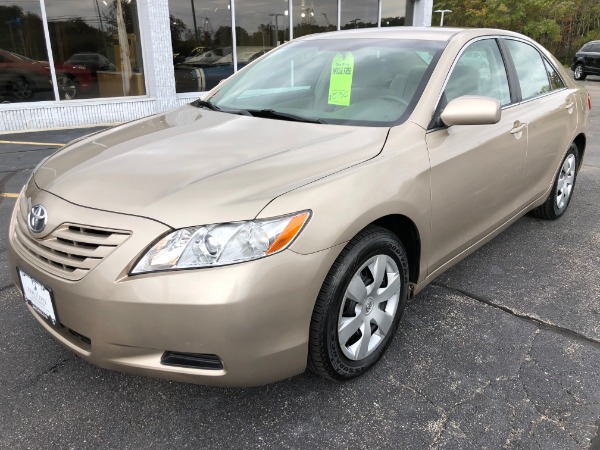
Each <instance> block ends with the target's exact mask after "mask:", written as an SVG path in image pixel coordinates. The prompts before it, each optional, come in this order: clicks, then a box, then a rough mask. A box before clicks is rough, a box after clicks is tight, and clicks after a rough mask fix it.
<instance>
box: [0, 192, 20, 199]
mask: <svg viewBox="0 0 600 450" xmlns="http://www.w3.org/2000/svg"><path fill="white" fill-rule="evenodd" d="M18 196H19V194H13V193H11V192H0V197H8V198H17V197H18Z"/></svg>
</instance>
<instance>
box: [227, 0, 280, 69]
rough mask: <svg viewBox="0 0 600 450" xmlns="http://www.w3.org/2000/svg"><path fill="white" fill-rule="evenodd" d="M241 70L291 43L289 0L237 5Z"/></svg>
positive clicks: (236, 31) (245, 2)
mask: <svg viewBox="0 0 600 450" xmlns="http://www.w3.org/2000/svg"><path fill="white" fill-rule="evenodd" d="M235 14H236V16H235V36H236V43H237V46H238V51H237V55H240V54H241V53H245V55H244V57H243V58H239V57H238V69H241V68H242V67H244V66H245V65H246V64H248V62H250V61H253V60H254V59H256V57H257V56H260V55H262V54H264V53H265V52H267V51H269V50H271V49H272V48H275V47H277V46H279V45H281V44H284V43H285V42H288V41H289V40H290V18H289V5H288V1H287V0H248V1H246V0H245V1H238V2H237V3H236V4H235Z"/></svg>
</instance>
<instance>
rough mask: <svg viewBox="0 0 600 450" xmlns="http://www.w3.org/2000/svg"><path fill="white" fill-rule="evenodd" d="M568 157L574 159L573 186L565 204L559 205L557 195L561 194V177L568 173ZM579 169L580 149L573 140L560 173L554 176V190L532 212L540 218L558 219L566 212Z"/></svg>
mask: <svg viewBox="0 0 600 450" xmlns="http://www.w3.org/2000/svg"><path fill="white" fill-rule="evenodd" d="M568 159H572V160H573V168H572V174H573V182H572V184H571V188H570V190H569V194H568V197H567V198H566V200H565V201H564V204H563V205H560V206H559V205H558V202H557V197H558V195H559V194H560V188H559V182H560V181H561V179H564V178H565V176H567V175H568V174H567V173H566V171H565V162H566V161H567V160H568ZM578 169H579V151H578V149H577V145H576V144H575V143H574V142H573V143H571V145H570V146H569V149H568V150H567V154H566V155H565V157H564V158H563V160H562V161H561V163H560V167H559V168H558V173H557V174H556V176H555V177H554V183H553V184H552V190H551V191H550V194H549V195H548V198H547V199H546V201H545V202H544V204H543V205H540V206H538V207H537V208H536V209H534V210H533V211H532V212H531V213H532V214H533V215H534V216H535V217H537V218H538V219H544V220H556V219H558V218H559V217H560V216H562V215H563V214H564V213H565V211H566V210H567V207H568V206H569V203H570V202H571V198H573V191H574V190H575V182H576V181H577V172H578Z"/></svg>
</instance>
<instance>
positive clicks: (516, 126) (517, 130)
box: [510, 121, 527, 134]
mask: <svg viewBox="0 0 600 450" xmlns="http://www.w3.org/2000/svg"><path fill="white" fill-rule="evenodd" d="M525 128H527V124H526V123H521V122H519V121H516V122H515V124H514V125H513V129H512V130H510V133H511V134H517V133H520V132H521V131H523V130H524V129H525Z"/></svg>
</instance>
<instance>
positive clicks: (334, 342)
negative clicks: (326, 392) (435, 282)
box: [308, 225, 408, 380]
mask: <svg viewBox="0 0 600 450" xmlns="http://www.w3.org/2000/svg"><path fill="white" fill-rule="evenodd" d="M407 298H408V259H407V256H406V252H405V250H404V247H403V246H402V243H401V242H400V241H399V240H398V238H397V237H396V236H395V235H394V234H393V233H391V232H389V231H388V230H386V229H384V228H381V227H378V226H373V225H372V226H369V227H367V228H365V229H364V230H363V231H361V232H360V233H359V234H358V235H357V236H356V237H355V238H354V239H352V240H351V241H350V242H349V243H348V245H347V246H346V247H345V248H344V250H343V251H342V253H341V254H340V256H339V257H338V259H337V260H336V262H335V263H334V265H333V267H332V268H331V270H330V272H329V274H328V275H327V278H326V279H325V282H324V283H323V286H322V288H321V291H320V293H319V297H318V299H317V302H316V305H315V309H314V311H313V316H312V321H311V329H310V341H309V356H308V366H309V368H310V369H311V370H312V371H313V372H315V373H317V374H318V375H321V376H323V377H325V378H329V379H332V380H347V379H351V378H354V377H357V376H359V375H361V374H363V373H364V372H366V371H367V370H368V369H369V368H370V367H371V366H372V365H373V364H375V363H376V362H377V360H378V359H379V358H380V357H381V355H382V354H383V352H384V350H385V348H386V347H387V345H388V344H389V342H390V340H391V338H392V336H393V335H394V332H395V331H396V329H397V328H398V323H399V322H400V317H401V316H402V312H403V310H404V307H405V304H406V300H407Z"/></svg>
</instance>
